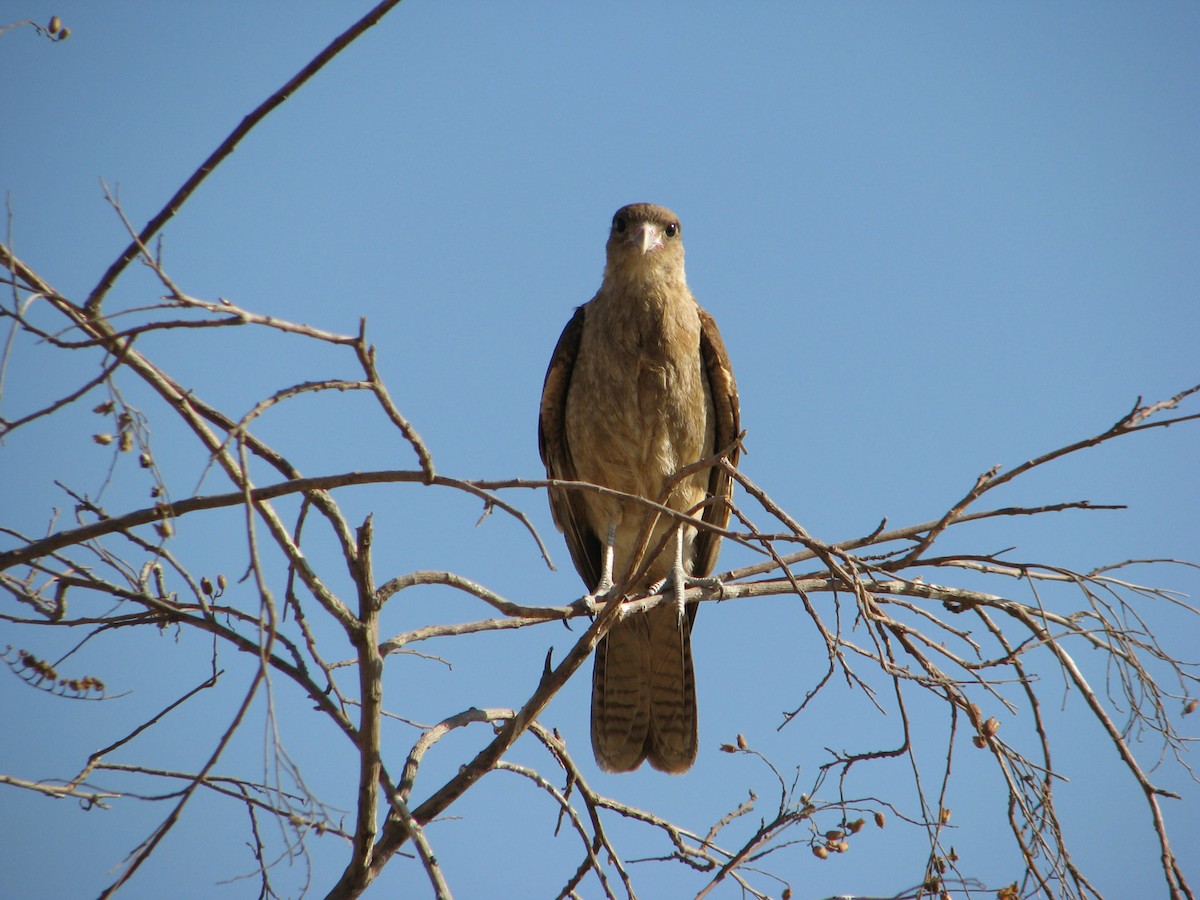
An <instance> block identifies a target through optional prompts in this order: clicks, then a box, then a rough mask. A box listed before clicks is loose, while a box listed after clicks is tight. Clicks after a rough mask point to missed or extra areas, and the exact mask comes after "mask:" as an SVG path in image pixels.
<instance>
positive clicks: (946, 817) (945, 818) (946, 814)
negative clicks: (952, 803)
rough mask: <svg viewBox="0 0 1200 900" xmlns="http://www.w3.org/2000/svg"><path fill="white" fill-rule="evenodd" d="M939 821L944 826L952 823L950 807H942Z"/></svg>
mask: <svg viewBox="0 0 1200 900" xmlns="http://www.w3.org/2000/svg"><path fill="white" fill-rule="evenodd" d="M938 821H939V822H941V823H942V824H943V825H945V824H946V823H947V822H949V821H950V810H949V808H948V807H945V806H943V807H942V810H941V812H939V813H938Z"/></svg>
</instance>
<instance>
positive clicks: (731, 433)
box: [692, 309, 741, 576]
mask: <svg viewBox="0 0 1200 900" xmlns="http://www.w3.org/2000/svg"><path fill="white" fill-rule="evenodd" d="M700 358H701V360H702V362H703V365H704V374H705V377H706V378H707V379H708V387H709V393H710V396H711V397H712V405H713V425H714V427H713V452H714V453H716V452H719V451H721V450H724V449H725V448H726V447H728V446H729V445H730V444H732V443H733V442H734V441H735V440H736V439H737V436H738V431H739V429H740V427H741V423H740V416H739V412H738V394H737V384H736V383H735V382H734V380H733V367H732V366H731V365H730V362H729V353H728V352H727V351H726V350H725V342H724V341H723V340H721V332H720V331H718V330H717V323H716V322H715V321H714V320H713V317H712V316H710V315H709V314H708V313H707V312H705V311H704V310H703V309H702V310H700ZM740 455H741V448H740V447H734V449H733V452H731V453H730V454H729V457H728V458H729V462H730V463H732V464H733V465H735V466H736V465H737V462H738V457H739V456H740ZM708 493H709V496H710V497H712V498H714V502H712V503H710V504H709V505H708V506H706V507H705V509H704V514H703V516H702V518H703V519H704V521H705V522H708V523H710V524H712V525H714V526H716V527H717V528H724V527H725V525H726V524H727V523H728V522H729V506H728V504H726V503H725V501H726V500H728V499H729V498H730V497H731V496H732V495H733V479H732V478H730V477H729V473H728V472H726V471H725V470H724V469H723V468H721V467H720V466H713V468H712V474H711V475H709V481H708ZM720 545H721V538H720V536H719V535H717V534H714V533H713V532H711V531H702V532H701V533H700V534H698V535H696V543H695V557H694V561H693V565H692V574H693V575H699V576H704V575H707V574H709V573H710V572H711V571H712V570H713V567H714V566H715V565H716V564H717V552H718V550H719V549H720Z"/></svg>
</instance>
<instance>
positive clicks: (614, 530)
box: [538, 203, 738, 772]
mask: <svg viewBox="0 0 1200 900" xmlns="http://www.w3.org/2000/svg"><path fill="white" fill-rule="evenodd" d="M607 253H608V258H607V263H606V264H605V267H604V281H603V283H602V284H601V285H600V290H599V291H598V292H597V293H596V296H595V297H593V298H592V299H591V300H589V301H588V302H587V303H585V304H584V305H583V306H581V307H579V308H578V309H577V310H576V311H575V315H574V317H573V318H572V319H571V321H570V322H569V323H568V324H567V327H566V329H565V330H564V331H563V333H562V336H561V337H560V338H559V339H558V346H557V347H555V348H554V356H553V357H552V358H551V360H550V368H549V370H548V371H547V372H546V383H545V386H544V387H543V389H542V406H541V418H540V421H539V427H538V443H539V447H540V449H541V454H542V461H543V462H544V463H545V464H546V471H547V473H549V475H550V477H551V478H555V479H563V480H567V481H586V482H590V483H592V484H597V485H602V486H604V487H608V488H612V489H614V490H617V491H622V492H624V493H627V494H634V495H636V496H639V497H645V498H647V499H650V500H655V501H658V502H660V503H663V504H664V505H666V506H668V507H670V508H671V509H673V510H678V511H680V512H686V513H690V514H691V515H692V516H693V517H696V518H699V519H702V520H703V521H704V522H706V523H709V524H711V525H713V526H715V527H717V528H724V526H725V524H726V523H727V522H728V521H729V508H728V506H727V505H726V502H725V501H726V500H727V498H728V497H729V495H730V492H731V491H732V488H733V485H732V482H731V480H730V478H729V475H728V473H727V472H725V470H723V469H722V468H721V467H719V466H709V467H707V468H704V469H701V470H700V471H697V472H694V473H692V474H690V475H688V476H687V477H685V478H682V479H680V480H678V481H677V482H676V483H674V486H673V487H671V489H670V490H669V491H668V490H667V487H668V484H669V483H670V482H671V480H672V478H673V477H674V476H675V475H676V473H677V472H678V471H679V470H680V469H683V468H685V467H687V466H689V465H691V464H693V463H696V462H698V461H700V460H703V459H707V458H709V457H711V456H713V455H714V454H715V453H717V452H719V451H722V450H725V449H726V448H728V447H730V446H731V445H732V444H733V443H734V442H735V440H736V438H737V435H738V397H737V389H736V387H735V386H734V381H733V371H732V369H731V368H730V365H729V357H728V355H727V354H726V352H725V344H724V343H723V342H722V340H721V335H720V334H719V333H718V331H717V326H716V323H715V322H714V321H713V319H712V316H710V315H709V314H708V313H706V312H705V311H704V310H702V309H701V308H700V307H699V306H698V305H697V303H696V300H695V298H694V297H693V296H692V294H691V291H689V290H688V286H687V280H686V278H685V277H684V271H683V238H682V232H681V230H680V226H679V219H678V218H677V217H676V215H675V214H674V213H673V212H671V211H670V210H668V209H663V208H662V207H661V206H653V205H651V204H649V203H635V204H633V205H631V206H626V207H624V208H622V209H620V210H618V211H617V214H616V215H615V216H613V220H612V230H611V231H610V232H609V235H608V251H607ZM737 455H738V454H737V450H736V449H735V450H734V451H733V452H732V453H731V454H730V457H729V458H730V459H731V461H732V462H734V463H736V462H737ZM550 508H551V510H552V512H553V513H554V521H555V523H556V524H557V525H558V527H559V529H560V530H561V531H562V532H563V534H564V535H565V536H566V539H567V546H568V547H569V548H570V551H571V559H572V560H574V562H575V568H576V569H578V570H579V574H580V575H581V576H582V577H583V580H584V582H585V583H586V584H587V588H588V592H589V596H590V597H592V598H599V597H601V596H603V595H604V594H605V593H606V592H608V591H609V590H610V589H611V588H612V586H613V581H614V577H615V578H617V579H625V578H628V577H629V575H630V574H631V573H632V571H633V570H636V569H637V568H639V567H641V565H642V564H643V563H644V562H645V558H644V554H645V553H650V552H652V551H653V549H654V548H655V547H656V546H657V545H659V543H660V542H661V541H662V539H663V537H664V536H665V535H668V534H669V532H670V531H671V529H672V528H675V526H676V525H677V520H674V519H670V518H669V517H664V516H657V517H655V516H654V514H653V513H652V512H651V513H650V514H649V516H648V512H649V511H648V510H647V508H646V507H645V506H644V505H642V504H638V503H634V502H629V501H622V499H621V498H619V497H611V496H603V495H601V494H599V493H596V492H587V491H579V490H565V489H561V488H560V489H551V490H550ZM648 522H652V523H653V527H652V529H651V531H650V534H649V539H648V540H645V541H643V535H644V528H645V526H646V524H647V523H648ZM719 545H720V537H719V535H717V534H716V533H714V532H713V531H710V530H707V529H698V528H696V527H693V526H684V527H681V528H676V529H675V534H674V536H673V537H671V538H669V539H668V541H667V542H666V544H665V547H664V549H663V550H662V552H660V553H659V554H658V555H657V557H655V558H654V559H653V560H651V561H650V564H649V567H648V569H647V570H646V572H645V575H644V577H642V578H641V579H640V580H639V581H638V582H637V583H631V584H627V585H625V591H626V592H627V593H635V592H638V591H651V592H653V591H655V590H663V591H665V590H666V588H667V587H668V586H669V587H670V588H671V590H672V594H673V597H674V603H662V604H660V605H658V606H656V607H655V608H654V609H652V610H650V611H649V612H646V613H644V614H638V615H628V616H626V617H624V618H622V619H621V620H619V621H617V622H616V624H614V625H613V626H612V629H611V630H610V631H609V632H608V634H607V635H606V636H605V637H604V639H603V640H602V641H601V642H600V645H599V646H598V647H597V648H596V666H595V670H594V673H593V676H592V749H593V750H594V751H595V754H596V761H597V762H598V763H599V764H600V767H601V768H603V769H605V770H607V771H609V772H627V771H630V770H632V769H636V768H637V767H638V766H640V765H641V764H642V761H643V760H646V759H648V760H650V765H652V766H654V768H656V769H660V770H662V771H664V772H685V771H687V770H688V769H689V768H691V765H692V763H693V762H694V761H695V759H696V682H695V676H694V675H693V672H692V648H691V633H692V623H693V622H694V621H695V618H696V606H695V604H692V605H691V606H690V607H688V608H687V609H686V610H685V608H684V602H683V592H684V591H685V590H686V588H687V587H688V586H689V585H691V584H695V583H697V582H698V581H700V582H703V581H704V576H707V575H708V574H709V573H710V572H712V569H713V566H714V565H715V564H716V561H717V550H718V548H719ZM609 599H620V598H609Z"/></svg>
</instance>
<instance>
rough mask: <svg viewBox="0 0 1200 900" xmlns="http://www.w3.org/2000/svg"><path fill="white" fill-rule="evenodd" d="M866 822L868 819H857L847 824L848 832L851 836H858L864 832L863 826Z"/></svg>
mask: <svg viewBox="0 0 1200 900" xmlns="http://www.w3.org/2000/svg"><path fill="white" fill-rule="evenodd" d="M866 821H867V820H866V819H855V820H854V821H853V822H847V823H846V830H847V831H848V832H850V833H851V834H858V833H859V832H860V831H862V827H863V824H864V823H865V822H866Z"/></svg>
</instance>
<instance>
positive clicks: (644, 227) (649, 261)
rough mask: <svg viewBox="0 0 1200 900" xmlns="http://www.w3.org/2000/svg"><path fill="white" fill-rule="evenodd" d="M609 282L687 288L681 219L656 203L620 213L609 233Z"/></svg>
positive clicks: (627, 207)
mask: <svg viewBox="0 0 1200 900" xmlns="http://www.w3.org/2000/svg"><path fill="white" fill-rule="evenodd" d="M604 277H605V280H606V281H609V280H610V279H612V280H613V281H625V282H640V283H642V284H648V283H661V284H662V285H663V286H667V285H683V284H685V283H686V280H685V278H684V272H683V229H682V227H681V226H680V224H679V217H678V216H677V215H675V213H673V212H671V211H670V210H669V209H665V208H664V207H661V206H655V205H654V204H653V203H631V204H630V205H629V206H623V207H621V208H620V209H618V210H617V212H616V214H615V215H614V216H613V220H612V229H611V230H610V231H609V233H608V262H607V265H606V266H605V269H604Z"/></svg>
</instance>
